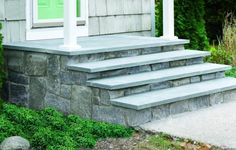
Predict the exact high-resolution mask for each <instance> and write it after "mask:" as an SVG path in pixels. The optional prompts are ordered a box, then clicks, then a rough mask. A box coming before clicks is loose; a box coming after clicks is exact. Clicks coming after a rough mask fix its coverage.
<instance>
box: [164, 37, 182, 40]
mask: <svg viewBox="0 0 236 150" xmlns="http://www.w3.org/2000/svg"><path fill="white" fill-rule="evenodd" d="M160 38H161V39H165V40H176V39H178V37H177V36H160Z"/></svg>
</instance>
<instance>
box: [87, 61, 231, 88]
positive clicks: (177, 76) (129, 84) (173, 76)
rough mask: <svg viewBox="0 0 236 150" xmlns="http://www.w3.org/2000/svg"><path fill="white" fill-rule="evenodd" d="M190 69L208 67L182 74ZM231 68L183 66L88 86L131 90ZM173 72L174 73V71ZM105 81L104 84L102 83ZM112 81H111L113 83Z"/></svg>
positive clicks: (111, 78)
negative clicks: (156, 76)
mask: <svg viewBox="0 0 236 150" xmlns="http://www.w3.org/2000/svg"><path fill="white" fill-rule="evenodd" d="M209 66H210V67H211V66H212V69H211V68H210V69H209ZM190 67H195V68H197V67H200V68H204V67H208V68H206V69H205V70H204V69H203V70H200V71H198V70H196V71H189V72H187V71H186V72H185V73H182V74H181V73H180V72H181V70H187V69H188V68H190ZM231 68H232V67H231V66H228V65H218V64H211V63H204V64H197V65H190V66H182V67H176V68H169V69H163V70H157V71H151V72H144V73H138V74H132V75H122V76H116V77H109V78H103V79H95V80H88V81H87V82H86V84H87V86H91V87H96V88H102V89H107V90H117V89H122V88H129V87H135V86H141V85H145V84H151V83H157V82H160V83H161V82H165V81H169V80H175V79H181V78H186V77H193V76H198V75H204V74H210V73H217V72H223V71H226V70H229V69H231ZM172 70H173V71H172ZM170 71H172V72H176V74H170V73H169V76H167V77H164V76H163V77H160V78H153V75H152V77H151V78H148V77H150V75H149V74H156V75H157V74H168V73H167V72H170ZM140 75H141V76H145V78H144V77H143V78H142V79H140V80H138V81H137V80H135V81H133V82H131V80H132V78H135V77H136V76H140ZM106 80H111V81H112V80H117V81H126V82H122V83H120V84H119V83H117V84H113V85H112V84H109V83H106ZM102 81H104V83H102ZM111 81H109V82H110V83H111Z"/></svg>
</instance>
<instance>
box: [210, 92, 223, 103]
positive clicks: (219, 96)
mask: <svg viewBox="0 0 236 150" xmlns="http://www.w3.org/2000/svg"><path fill="white" fill-rule="evenodd" d="M226 93H227V92H226ZM223 102H224V92H220V93H215V94H211V95H210V105H211V106H213V105H217V104H221V103H223Z"/></svg>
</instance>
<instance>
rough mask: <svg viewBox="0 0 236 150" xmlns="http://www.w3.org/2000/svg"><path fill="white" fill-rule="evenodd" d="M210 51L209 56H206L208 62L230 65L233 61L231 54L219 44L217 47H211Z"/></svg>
mask: <svg viewBox="0 0 236 150" xmlns="http://www.w3.org/2000/svg"><path fill="white" fill-rule="evenodd" d="M210 52H211V56H209V57H207V58H206V60H207V61H208V62H212V63H217V64H226V65H231V64H232V63H233V56H232V55H231V54H230V53H229V52H228V51H226V50H225V49H224V48H223V47H221V46H218V47H217V48H215V47H212V48H211V49H210Z"/></svg>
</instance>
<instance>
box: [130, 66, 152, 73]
mask: <svg viewBox="0 0 236 150" xmlns="http://www.w3.org/2000/svg"><path fill="white" fill-rule="evenodd" d="M151 70H152V69H151V67H150V66H149V65H145V66H138V67H132V68H129V70H128V74H136V73H141V72H147V71H151Z"/></svg>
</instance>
